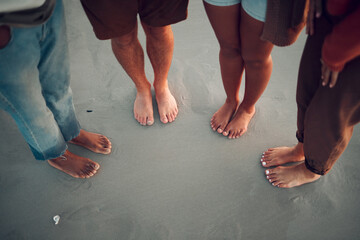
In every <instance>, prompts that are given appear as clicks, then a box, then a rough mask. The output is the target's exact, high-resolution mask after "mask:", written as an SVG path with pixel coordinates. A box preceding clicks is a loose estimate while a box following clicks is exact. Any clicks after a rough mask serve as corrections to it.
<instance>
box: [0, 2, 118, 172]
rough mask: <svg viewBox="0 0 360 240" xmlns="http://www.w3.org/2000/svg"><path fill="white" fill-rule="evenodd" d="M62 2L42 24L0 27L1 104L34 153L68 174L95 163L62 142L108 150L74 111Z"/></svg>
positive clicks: (94, 166)
mask: <svg viewBox="0 0 360 240" xmlns="http://www.w3.org/2000/svg"><path fill="white" fill-rule="evenodd" d="M69 79H70V76H69V62H68V49H67V39H66V31H65V22H64V13H63V5H62V1H61V0H58V1H57V3H56V7H55V9H54V12H53V15H52V16H51V18H50V19H49V20H48V21H47V22H46V23H44V24H42V25H39V26H36V27H29V28H17V27H9V26H4V25H2V26H0V108H2V109H4V110H5V111H6V112H8V113H9V114H10V115H11V116H12V117H13V118H14V120H15V122H16V124H17V125H18V127H19V129H20V131H21V133H22V134H23V136H24V138H25V140H26V141H27V143H28V144H29V146H30V149H31V151H32V153H33V154H34V157H35V158H36V159H38V160H48V162H49V164H50V165H51V166H53V167H56V168H57V169H59V170H61V171H63V172H65V173H67V174H70V175H71V176H73V177H78V178H85V177H91V176H93V175H94V174H95V173H96V171H97V170H98V169H99V164H97V163H95V162H93V161H92V160H90V159H87V158H82V157H79V156H76V155H75V154H72V153H70V152H69V151H68V150H67V143H66V142H68V141H70V142H71V143H74V144H77V145H80V146H83V147H85V148H87V149H89V150H91V151H94V152H97V153H102V154H109V153H110V152H111V143H110V141H109V139H107V138H106V137H105V136H103V135H100V134H95V133H90V132H87V131H84V130H82V129H81V128H80V124H79V123H78V121H77V119H76V115H75V109H74V104H73V101H72V92H71V89H70V84H69Z"/></svg>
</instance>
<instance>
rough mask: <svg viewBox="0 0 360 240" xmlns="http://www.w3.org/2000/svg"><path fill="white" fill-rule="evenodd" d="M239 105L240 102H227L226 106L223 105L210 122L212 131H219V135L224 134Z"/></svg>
mask: <svg viewBox="0 0 360 240" xmlns="http://www.w3.org/2000/svg"><path fill="white" fill-rule="evenodd" d="M238 105H239V101H229V100H226V101H225V103H224V105H222V106H221V107H220V108H219V110H217V111H216V113H214V115H213V116H212V118H211V120H210V125H211V128H212V130H214V131H217V132H218V133H223V131H224V129H225V128H226V126H227V125H228V123H229V121H230V119H231V118H232V116H233V115H234V113H235V111H236V109H237V107H238Z"/></svg>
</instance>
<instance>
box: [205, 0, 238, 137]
mask: <svg viewBox="0 0 360 240" xmlns="http://www.w3.org/2000/svg"><path fill="white" fill-rule="evenodd" d="M204 6H205V10H206V13H207V16H208V18H209V21H210V23H211V26H212V28H213V29H214V32H215V35H216V38H217V40H218V42H219V44H220V52H219V61H220V69H221V77H222V81H223V85H224V89H225V92H226V101H225V103H224V104H223V105H222V106H221V107H220V109H219V110H218V111H217V112H216V113H215V114H214V115H213V117H212V118H211V128H212V129H213V130H214V131H217V132H218V133H222V132H223V131H224V129H225V127H226V126H227V125H228V123H229V121H230V119H231V117H232V116H233V114H234V113H235V111H236V109H237V107H238V105H239V102H240V99H239V89H240V83H241V76H242V73H243V70H244V63H243V59H242V57H241V52H240V37H239V36H240V32H239V22H240V8H241V7H240V4H236V5H232V6H226V7H219V6H214V5H211V4H208V3H206V2H204Z"/></svg>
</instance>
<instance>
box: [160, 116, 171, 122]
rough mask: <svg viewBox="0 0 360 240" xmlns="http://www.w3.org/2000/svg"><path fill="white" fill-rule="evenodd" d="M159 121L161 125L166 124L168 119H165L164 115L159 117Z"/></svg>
mask: <svg viewBox="0 0 360 240" xmlns="http://www.w3.org/2000/svg"><path fill="white" fill-rule="evenodd" d="M160 121H161V122H162V123H168V122H169V120H168V118H167V117H166V115H165V114H164V115H162V116H161V117H160Z"/></svg>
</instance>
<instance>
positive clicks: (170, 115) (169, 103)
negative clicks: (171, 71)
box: [155, 87, 179, 123]
mask: <svg viewBox="0 0 360 240" xmlns="http://www.w3.org/2000/svg"><path fill="white" fill-rule="evenodd" d="M155 95H156V102H157V104H158V110H159V115H160V121H161V122H162V123H168V122H173V121H174V120H175V118H176V116H177V114H178V112H179V110H178V108H177V104H176V100H175V98H174V96H173V95H172V94H171V92H170V90H169V88H168V87H165V88H163V89H157V88H155Z"/></svg>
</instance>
